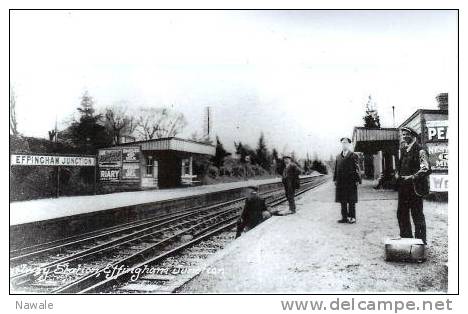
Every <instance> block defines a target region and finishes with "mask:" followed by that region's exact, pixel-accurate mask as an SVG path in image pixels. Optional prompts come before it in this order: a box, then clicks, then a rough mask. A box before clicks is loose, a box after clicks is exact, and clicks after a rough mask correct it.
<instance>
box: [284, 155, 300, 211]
mask: <svg viewBox="0 0 468 314" xmlns="http://www.w3.org/2000/svg"><path fill="white" fill-rule="evenodd" d="M283 161H284V170H283V174H282V182H283V186H284V192H285V194H286V198H287V200H288V204H289V211H285V212H281V214H282V215H288V214H295V213H296V202H295V200H294V196H295V195H296V189H298V188H299V185H300V182H299V174H300V173H301V170H300V169H299V167H298V166H297V165H296V164H295V163H294V162H293V161H292V158H291V156H287V155H285V156H283Z"/></svg>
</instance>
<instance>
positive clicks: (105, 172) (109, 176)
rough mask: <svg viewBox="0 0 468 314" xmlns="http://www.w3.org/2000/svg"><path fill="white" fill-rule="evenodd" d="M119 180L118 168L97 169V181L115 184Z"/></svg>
mask: <svg viewBox="0 0 468 314" xmlns="http://www.w3.org/2000/svg"><path fill="white" fill-rule="evenodd" d="M119 178H120V168H103V169H99V180H101V181H111V182H117V181H119Z"/></svg>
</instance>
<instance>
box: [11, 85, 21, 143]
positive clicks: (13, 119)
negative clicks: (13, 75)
mask: <svg viewBox="0 0 468 314" xmlns="http://www.w3.org/2000/svg"><path fill="white" fill-rule="evenodd" d="M10 134H12V135H15V136H17V135H19V132H18V121H17V120H16V95H15V91H14V90H13V87H12V86H11V84H10Z"/></svg>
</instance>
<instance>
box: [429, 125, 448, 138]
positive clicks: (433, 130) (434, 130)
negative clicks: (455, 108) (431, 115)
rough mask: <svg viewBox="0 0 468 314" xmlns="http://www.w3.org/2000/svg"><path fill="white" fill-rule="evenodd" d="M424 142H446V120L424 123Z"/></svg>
mask: <svg viewBox="0 0 468 314" xmlns="http://www.w3.org/2000/svg"><path fill="white" fill-rule="evenodd" d="M426 128H427V132H426V142H443V141H447V140H448V120H434V121H426Z"/></svg>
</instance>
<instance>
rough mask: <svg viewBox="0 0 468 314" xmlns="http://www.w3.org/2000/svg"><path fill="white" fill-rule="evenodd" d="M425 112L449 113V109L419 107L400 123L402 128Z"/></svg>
mask: <svg viewBox="0 0 468 314" xmlns="http://www.w3.org/2000/svg"><path fill="white" fill-rule="evenodd" d="M425 113H440V114H448V110H440V109H418V110H416V111H415V112H414V113H413V114H412V115H411V116H409V117H408V118H407V119H406V120H405V121H404V122H403V123H402V124H400V128H401V127H404V126H406V125H407V124H408V122H410V121H411V120H413V119H414V118H415V117H416V116H418V115H420V114H425Z"/></svg>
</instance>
